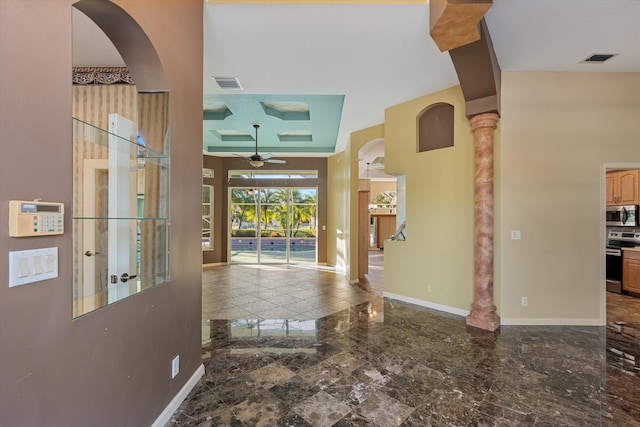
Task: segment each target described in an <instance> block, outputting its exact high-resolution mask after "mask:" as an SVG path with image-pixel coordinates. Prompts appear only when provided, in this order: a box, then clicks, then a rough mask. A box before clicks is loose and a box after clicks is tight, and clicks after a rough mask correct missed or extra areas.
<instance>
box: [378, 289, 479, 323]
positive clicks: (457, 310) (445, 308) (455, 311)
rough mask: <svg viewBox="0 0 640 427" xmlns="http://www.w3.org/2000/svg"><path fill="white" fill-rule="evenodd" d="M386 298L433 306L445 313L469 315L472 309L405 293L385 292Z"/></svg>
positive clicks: (427, 306)
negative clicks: (443, 303) (439, 302)
mask: <svg viewBox="0 0 640 427" xmlns="http://www.w3.org/2000/svg"><path fill="white" fill-rule="evenodd" d="M383 295H384V297H385V298H390V299H395V300H398V301H402V302H408V303H409V304H415V305H419V306H421V307H426V308H432V309H434V310H438V311H444V312H445V313H451V314H457V315H458V316H465V317H466V316H468V315H469V313H470V311H469V310H463V309H461V308H456V307H450V306H448V305H442V304H436V303H435V302H430V301H425V300H421V299H417V298H411V297H407V296H404V295H398V294H394V293H391V292H385V293H384V294H383Z"/></svg>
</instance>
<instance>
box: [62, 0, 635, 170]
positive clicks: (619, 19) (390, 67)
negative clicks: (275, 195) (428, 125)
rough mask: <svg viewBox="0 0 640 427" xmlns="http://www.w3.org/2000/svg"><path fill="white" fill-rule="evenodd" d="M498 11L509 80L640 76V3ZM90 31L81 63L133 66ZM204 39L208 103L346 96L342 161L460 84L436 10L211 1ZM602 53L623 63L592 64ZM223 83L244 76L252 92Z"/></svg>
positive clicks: (555, 2)
mask: <svg viewBox="0 0 640 427" xmlns="http://www.w3.org/2000/svg"><path fill="white" fill-rule="evenodd" d="M493 3H494V4H493V6H492V7H491V9H490V10H489V12H488V14H487V16H486V21H487V25H488V28H489V32H490V34H491V37H492V40H493V44H494V48H495V51H496V55H497V58H498V62H499V64H500V66H501V68H502V70H503V71H504V70H507V71H534V70H535V71H576V72H640V0H494V2H493ZM87 21H88V20H87V19H86V18H85V17H84V16H83V15H82V14H80V13H75V14H74V25H75V26H74V65H76V66H123V65H124V64H122V59H121V58H120V57H119V55H118V54H117V51H115V49H114V48H113V46H109V43H108V40H106V42H105V39H106V37H104V36H103V35H101V33H100V31H99V30H97V31H96V29H95V28H92V24H91V23H90V22H87ZM204 30H205V31H204V32H205V36H204V70H203V81H204V94H205V95H215V94H233V93H242V94H272V95H273V94H279V95H282V94H285V95H286V94H290V95H344V105H343V111H342V118H341V122H340V127H339V131H338V136H337V143H336V150H335V151H336V152H339V151H342V150H343V149H344V147H345V145H346V143H347V141H348V138H349V135H350V133H351V132H354V131H358V130H361V129H364V128H367V127H370V126H373V125H377V124H380V123H382V122H383V121H384V109H385V108H387V107H389V106H393V105H396V104H399V103H402V102H405V101H408V100H411V99H415V98H418V97H420V96H423V95H426V94H429V93H433V92H435V91H438V90H441V89H445V88H447V87H450V86H453V85H456V84H458V79H457V76H456V74H455V71H454V68H453V66H452V63H451V60H450V58H449V55H448V54H447V53H441V52H440V51H439V50H438V49H437V48H436V46H435V43H434V42H433V41H432V40H431V38H430V37H429V34H428V32H429V6H428V4H426V3H425V4H402V5H399V4H395V5H394V4H209V3H204ZM594 53H614V54H617V55H616V56H615V57H613V58H612V59H610V60H609V61H607V62H605V63H602V64H593V63H588V64H585V63H582V62H581V61H582V60H584V59H585V58H587V57H588V56H590V55H592V54H594ZM212 76H225V77H228V76H234V77H237V78H238V79H239V80H240V83H241V84H242V86H243V89H244V90H243V91H241V92H237V91H236V92H234V91H230V90H223V89H220V88H219V87H218V86H217V84H216V83H215V82H213V81H212V79H211V77H212ZM251 123H252V121H251V119H250V118H248V119H247V125H250V124H251ZM288 154H291V155H293V154H295V153H294V152H291V153H284V154H282V155H288ZM324 155H327V154H326V153H325V154H324ZM369 160H371V159H369Z"/></svg>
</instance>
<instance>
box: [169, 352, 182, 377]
mask: <svg viewBox="0 0 640 427" xmlns="http://www.w3.org/2000/svg"><path fill="white" fill-rule="evenodd" d="M179 372H180V356H179V355H178V356H176V357H174V358H173V360H172V361H171V378H172V379H173V378H175V377H176V375H178V373H179Z"/></svg>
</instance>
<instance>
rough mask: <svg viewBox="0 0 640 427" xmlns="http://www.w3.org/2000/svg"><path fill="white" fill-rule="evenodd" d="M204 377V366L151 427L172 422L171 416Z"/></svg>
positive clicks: (161, 426)
mask: <svg viewBox="0 0 640 427" xmlns="http://www.w3.org/2000/svg"><path fill="white" fill-rule="evenodd" d="M203 375H204V365H200V366H198V369H196V371H195V372H194V373H193V375H191V378H189V381H187V383H186V384H185V385H184V386H183V387H182V388H181V389H180V391H179V392H178V394H176V395H175V396H174V398H173V399H172V400H171V402H169V404H168V405H167V407H166V408H164V411H162V413H161V414H160V415H159V416H158V418H156V420H155V422H154V423H153V424H151V427H164V426H165V425H166V424H167V423H168V422H169V420H171V416H172V415H173V414H174V412H176V411H177V410H178V408H179V407H180V404H181V403H182V402H184V400H185V399H186V398H187V396H188V395H189V392H190V391H191V390H193V388H194V387H195V386H196V384H197V383H198V380H200V378H202V376H203Z"/></svg>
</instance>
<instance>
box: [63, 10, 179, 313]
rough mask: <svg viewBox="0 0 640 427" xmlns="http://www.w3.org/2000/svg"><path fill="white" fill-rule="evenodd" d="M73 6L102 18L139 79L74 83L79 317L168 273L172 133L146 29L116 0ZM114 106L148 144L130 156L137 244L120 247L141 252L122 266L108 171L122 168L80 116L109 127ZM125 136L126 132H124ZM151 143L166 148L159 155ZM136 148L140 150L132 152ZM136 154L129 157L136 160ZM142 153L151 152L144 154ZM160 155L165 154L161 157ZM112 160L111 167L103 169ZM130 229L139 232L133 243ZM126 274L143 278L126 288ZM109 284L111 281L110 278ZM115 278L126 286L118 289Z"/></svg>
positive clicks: (75, 295) (105, 29)
mask: <svg viewBox="0 0 640 427" xmlns="http://www.w3.org/2000/svg"><path fill="white" fill-rule="evenodd" d="M73 7H74V8H76V9H77V10H78V11H80V12H81V13H83V14H84V15H86V16H87V17H88V18H89V19H90V20H91V21H93V22H94V23H95V24H96V26H97V27H98V28H99V30H98V31H102V32H103V33H104V34H105V35H106V37H107V38H108V39H109V40H110V42H111V43H112V44H113V46H114V47H115V48H116V49H117V51H118V53H119V54H120V56H121V57H122V61H124V63H125V64H126V66H127V68H128V70H129V72H130V73H131V75H132V77H133V81H134V83H135V86H129V87H128V88H125V87H123V86H122V85H109V84H104V85H103V84H101V85H74V88H73V90H74V97H73V98H74V105H73V116H74V118H76V119H79V120H80V121H81V122H76V121H74V138H73V139H74V142H73V163H74V167H73V170H74V175H73V188H74V194H73V216H74V219H75V220H74V221H73V251H74V290H73V298H74V308H73V310H74V317H77V316H81V315H84V314H87V313H89V312H91V311H94V310H96V309H98V308H101V307H104V306H106V305H109V304H111V303H114V302H117V301H119V300H120V299H123V298H126V297H128V296H130V295H133V294H135V293H139V292H141V291H143V290H145V289H149V288H151V287H154V286H155V285H157V284H160V283H164V282H166V281H167V280H168V276H169V260H168V257H167V255H166V254H167V253H168V247H167V245H168V242H169V237H168V233H169V231H168V230H169V228H168V218H169V176H168V175H169V159H168V155H169V152H170V138H169V90H168V83H167V79H166V76H165V73H164V68H163V66H162V63H161V61H160V58H159V56H158V54H157V52H156V50H155V48H154V46H153V45H152V43H151V41H150V39H149V38H148V36H147V35H146V33H145V32H144V31H143V29H142V28H141V27H140V25H138V23H137V22H136V21H135V20H134V19H133V18H132V17H131V16H130V15H129V14H128V13H127V12H126V11H125V10H124V9H122V8H121V7H120V6H118V5H116V4H114V3H112V2H110V1H104V0H81V1H78V2H76V3H74V4H73ZM94 43H95V44H96V49H97V50H98V51H103V46H101V43H100V42H96V41H94ZM107 43H108V41H107ZM118 86H120V87H118ZM112 113H116V114H118V115H120V116H122V117H124V118H125V119H128V120H130V121H131V122H133V123H134V130H133V132H134V133H133V134H132V135H131V136H132V138H133V139H135V137H136V133H137V136H138V142H139V143H142V144H143V145H144V147H145V148H143V149H142V150H140V149H139V148H130V150H132V154H131V155H132V156H133V157H138V161H137V166H136V168H137V172H135V173H132V174H130V176H129V177H128V178H127V179H128V180H129V181H130V182H131V185H129V186H128V187H129V188H131V189H132V190H131V191H130V193H129V194H130V197H129V198H128V200H129V203H128V204H129V205H130V206H131V208H130V215H126V216H128V217H131V218H133V217H135V218H137V221H131V224H130V225H129V228H131V231H130V232H129V234H127V236H128V237H126V240H131V241H132V243H131V245H129V248H127V249H125V248H122V247H119V250H118V251H117V252H118V253H123V252H127V251H128V253H131V254H135V253H136V252H137V255H135V256H134V255H131V262H130V263H128V266H126V267H122V268H120V267H119V266H118V264H117V263H116V262H115V261H112V260H113V259H115V258H116V257H115V256H113V257H112V256H111V255H110V254H112V253H115V252H111V251H112V250H114V248H111V247H112V243H111V242H112V241H113V240H114V239H115V238H116V236H117V235H116V234H112V233H111V228H112V227H113V224H115V223H116V222H114V221H112V220H114V219H115V220H122V219H123V218H119V217H123V216H125V215H122V214H120V215H115V216H116V217H117V218H112V217H114V214H113V213H112V211H108V212H107V210H106V209H107V207H108V206H110V205H111V203H110V202H109V200H111V197H112V193H111V190H110V188H111V185H112V182H111V179H110V178H109V179H108V180H107V177H109V176H110V175H111V173H112V172H114V171H115V170H117V169H113V170H112V165H111V160H109V157H110V154H109V152H110V150H108V149H107V148H108V146H106V145H105V144H104V142H105V141H104V138H100V137H97V138H94V137H92V135H94V134H93V133H92V132H90V129H91V128H90V126H89V127H87V126H86V125H84V124H83V123H82V122H85V123H90V124H91V125H92V126H96V127H97V128H99V129H102V130H107V129H110V128H109V122H110V121H111V120H109V117H110V116H109V115H110V114H112ZM103 135H104V134H103ZM121 136H123V137H125V139H126V138H127V137H126V136H125V135H122V134H121ZM141 141H143V142H141ZM148 149H151V150H154V151H155V152H157V153H161V154H162V155H161V156H160V157H158V156H156V154H153V151H150V150H148ZM127 150H129V149H127ZM134 150H135V151H137V152H138V154H136V153H133V151H134ZM127 152H128V151H127ZM133 157H132V159H131V160H130V161H131V162H132V164H133V163H134V161H133ZM143 157H145V159H143V161H141V159H142V158H143ZM147 157H148V158H147ZM160 158H162V159H163V160H158V159H160ZM107 161H108V162H109V163H108V164H109V167H108V168H106V169H105V166H104V165H106V164H107V163H106V162H107ZM88 165H94V166H93V167H94V168H95V171H93V169H91V170H89V169H87V167H88ZM99 165H101V166H99ZM107 170H108V171H109V172H108V173H107V172H106V171H107ZM91 171H93V172H94V173H95V174H96V176H100V177H101V178H100V181H95V183H94V181H93V180H91V179H90V177H91V175H92V172H91ZM88 177H89V178H88ZM88 179H89V180H88ZM129 181H128V182H129ZM107 182H108V183H109V184H108V185H107ZM113 184H115V181H114V182H113ZM93 185H95V186H96V188H93ZM133 188H135V190H133ZM107 189H109V190H107ZM120 193H122V191H120V190H118V194H120ZM93 199H95V203H94V202H93V201H92V200H93ZM125 199H127V198H126V197H125ZM118 200H120V196H118ZM92 205H93V206H94V208H95V209H96V211H95V212H94V211H91V210H87V206H92ZM98 210H99V212H98ZM134 211H135V212H134ZM88 212H89V213H88ZM98 213H99V214H98ZM93 217H109V218H110V220H109V224H110V225H109V227H106V223H107V222H105V221H94V220H92V219H91V218H93ZM122 222H124V221H122ZM134 223H135V224H136V225H135V226H134V225H133V224H134ZM118 228H127V227H124V226H120V227H118ZM94 230H96V231H94ZM129 235H130V236H129ZM132 236H137V239H138V241H137V242H136V243H135V245H134V243H133V237H132ZM119 240H122V239H121V238H119ZM125 246H126V245H125ZM107 248H111V249H109V250H107ZM87 253H92V254H95V257H94V259H95V261H94V262H86V261H87V259H86V257H85V256H84V255H86V254H87ZM88 256H94V255H88ZM134 258H135V261H134ZM124 270H126V271H124ZM123 273H126V274H127V275H129V276H132V277H138V278H139V279H138V282H139V283H137V284H135V283H133V281H129V282H128V283H131V285H130V286H129V289H128V290H127V289H125V285H126V283H127V280H125V281H124V282H123V283H120V282H119V281H118V280H116V281H114V280H113V277H116V278H118V277H121V276H122V274H123ZM110 278H111V279H110ZM120 280H121V279H120ZM107 283H110V285H105V284H107ZM113 284H117V286H118V287H119V289H125V291H122V292H121V291H120V290H117V291H114V290H112V288H113V286H112V285H113Z"/></svg>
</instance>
